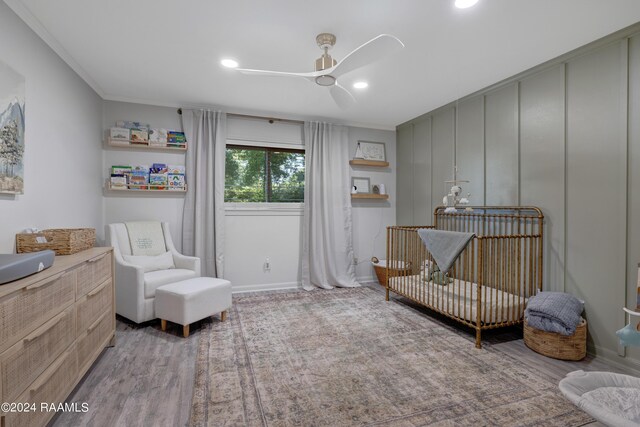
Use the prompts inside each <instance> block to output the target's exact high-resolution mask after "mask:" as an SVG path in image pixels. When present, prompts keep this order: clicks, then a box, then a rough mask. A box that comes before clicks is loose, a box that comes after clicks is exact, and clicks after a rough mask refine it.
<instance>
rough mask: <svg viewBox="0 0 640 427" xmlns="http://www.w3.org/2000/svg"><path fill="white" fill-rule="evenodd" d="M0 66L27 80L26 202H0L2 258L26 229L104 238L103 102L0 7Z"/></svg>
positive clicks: (10, 198)
mask: <svg viewBox="0 0 640 427" xmlns="http://www.w3.org/2000/svg"><path fill="white" fill-rule="evenodd" d="M0 61H3V62H5V63H6V64H8V65H9V66H10V67H12V68H13V69H14V70H16V71H17V72H18V73H20V74H22V75H23V76H24V77H25V80H26V93H25V122H26V130H25V154H24V183H25V184H24V193H25V194H24V195H19V196H11V195H0V253H7V252H13V251H14V250H15V234H16V233H17V232H20V231H22V230H23V229H25V228H28V227H34V226H35V227H38V228H41V229H44V228H57V227H94V228H96V231H97V233H98V239H99V240H100V241H101V240H102V238H103V232H102V228H103V227H102V224H103V219H102V217H103V207H102V189H101V184H102V179H101V163H102V162H101V158H102V154H101V147H100V132H101V131H102V99H100V97H99V96H98V95H97V94H96V93H95V92H94V91H93V90H92V89H91V88H90V87H89V86H88V85H87V84H86V83H85V82H84V81H83V80H82V79H81V78H80V77H78V75H77V74H76V73H75V72H73V71H72V70H71V68H69V66H67V64H65V63H64V62H63V61H62V60H61V59H60V58H59V57H58V56H57V55H56V54H55V53H54V52H53V51H52V50H51V49H50V48H49V47H48V46H47V45H46V44H45V43H44V42H43V41H42V40H41V39H40V38H39V37H38V36H37V35H36V34H35V33H34V32H33V31H31V29H29V28H28V27H27V26H26V25H25V24H24V23H23V22H22V20H21V19H20V18H18V17H17V16H16V15H15V14H14V13H13V12H12V11H11V9H9V7H8V6H7V5H6V4H5V3H4V2H0Z"/></svg>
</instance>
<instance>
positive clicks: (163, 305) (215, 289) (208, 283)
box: [155, 277, 231, 338]
mask: <svg viewBox="0 0 640 427" xmlns="http://www.w3.org/2000/svg"><path fill="white" fill-rule="evenodd" d="M155 305H156V307H155V309H156V317H158V318H160V324H161V326H162V330H163V331H165V330H166V329H167V320H168V321H170V322H173V323H177V324H179V325H182V328H183V329H182V332H183V334H184V337H185V338H186V337H188V336H189V325H190V324H191V323H193V322H196V321H198V320H201V319H204V318H205V317H208V316H211V315H214V314H216V313H220V320H221V321H223V322H224V320H225V319H226V317H227V310H228V309H229V308H231V282H229V281H228V280H224V279H215V278H213V277H195V278H193V279H187V280H183V281H181V282H176V283H171V284H169V285H164V286H160V287H159V288H158V289H156V299H155Z"/></svg>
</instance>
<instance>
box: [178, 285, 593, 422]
mask: <svg viewBox="0 0 640 427" xmlns="http://www.w3.org/2000/svg"><path fill="white" fill-rule="evenodd" d="M204 328H206V330H205V331H203V333H202V334H201V338H200V340H201V341H200V343H199V348H198V355H197V361H196V379H195V389H194V396H193V403H192V408H191V416H190V424H191V425H195V426H304V427H307V426H332V427H333V426H398V427H400V426H402V427H404V426H406V427H410V426H411V427H413V426H424V425H428V426H545V427H548V426H563V427H565V426H581V425H584V424H586V423H588V422H590V421H592V419H591V418H590V417H589V416H588V415H586V414H585V413H583V412H582V411H580V410H579V409H577V408H576V407H574V406H573V405H572V404H571V403H570V402H569V401H567V400H566V399H565V398H564V397H562V395H561V394H560V391H559V390H558V386H557V382H556V381H555V380H554V379H552V378H546V377H544V376H542V375H541V374H540V373H539V372H536V371H535V370H534V369H532V368H528V367H526V366H523V365H520V364H519V363H518V361H517V360H516V359H514V358H512V357H510V356H505V355H504V354H501V353H499V352H498V351H497V350H492V349H491V348H490V346H489V348H486V347H487V346H485V348H483V349H482V350H478V349H476V348H475V347H474V343H473V341H472V340H469V339H468V338H465V337H463V336H461V335H460V334H458V333H456V331H454V330H452V329H451V328H450V327H448V326H446V325H442V324H440V323H438V322H437V321H434V320H432V319H430V318H429V317H428V316H425V315H424V314H422V313H420V312H418V311H416V310H414V309H411V308H409V307H407V306H404V305H402V304H400V303H398V302H395V301H391V302H385V301H384V296H383V295H382V294H380V293H378V292H376V291H374V290H372V289H368V288H352V289H336V290H331V291H326V290H324V291H321V290H318V291H313V292H291V293H280V294H277V293H276V294H265V295H252V296H239V297H235V296H234V299H233V308H232V309H231V312H230V316H229V320H228V321H226V322H219V321H215V322H213V323H209V324H206V325H205V326H204Z"/></svg>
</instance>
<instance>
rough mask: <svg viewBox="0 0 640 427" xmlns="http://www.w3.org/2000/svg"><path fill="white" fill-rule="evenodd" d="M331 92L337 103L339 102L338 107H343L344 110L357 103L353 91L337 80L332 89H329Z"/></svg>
mask: <svg viewBox="0 0 640 427" xmlns="http://www.w3.org/2000/svg"><path fill="white" fill-rule="evenodd" d="M329 93H330V94H331V97H332V98H333V100H334V101H335V102H336V104H338V107H340V108H342V109H343V110H346V109H347V108H349V107H351V106H352V105H353V104H355V103H356V99H355V98H354V97H353V95H351V92H349V91H348V90H347V89H345V88H344V87H342V86H340V85H339V84H338V83H337V82H336V84H334V85H333V86H331V89H329Z"/></svg>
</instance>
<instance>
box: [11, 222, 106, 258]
mask: <svg viewBox="0 0 640 427" xmlns="http://www.w3.org/2000/svg"><path fill="white" fill-rule="evenodd" d="M95 244H96V229H95V228H51V229H48V230H42V231H39V232H37V233H18V234H16V252H18V253H19V254H20V253H24V252H38V251H43V250H45V249H51V250H52V251H54V252H55V253H56V255H71V254H75V253H77V252H80V251H84V250H85V249H89V248H92V247H94V245H95Z"/></svg>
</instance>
